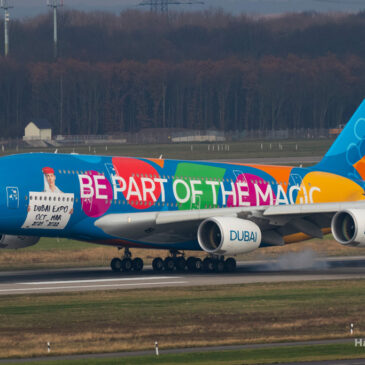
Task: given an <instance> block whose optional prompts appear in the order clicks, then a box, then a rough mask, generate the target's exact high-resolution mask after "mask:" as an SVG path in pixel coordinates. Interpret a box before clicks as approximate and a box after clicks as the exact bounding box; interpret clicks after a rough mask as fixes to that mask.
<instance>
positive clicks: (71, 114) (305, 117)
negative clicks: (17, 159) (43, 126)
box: [0, 12, 365, 137]
mask: <svg viewBox="0 0 365 365" xmlns="http://www.w3.org/2000/svg"><path fill="white" fill-rule="evenodd" d="M127 15H128V16H127ZM63 17H64V18H63V26H62V27H61V30H62V31H61V35H62V36H61V39H62V44H61V51H62V52H61V54H63V56H62V57H60V58H59V59H58V61H56V62H55V61H52V59H51V53H52V52H51V51H52V43H50V39H49V38H51V34H52V33H51V28H50V27H51V25H50V24H48V23H49V22H46V17H38V18H34V19H29V20H25V21H22V22H16V23H15V24H13V25H12V37H15V36H18V37H20V35H21V34H23V33H22V32H25V31H27V32H29V33H27V35H26V39H25V40H24V39H23V40H22V42H21V44H22V46H23V47H24V49H20V48H21V47H20V48H19V49H18V50H17V48H16V47H17V46H16V44H14V41H13V43H12V45H11V51H12V54H11V56H10V57H8V58H6V59H5V58H4V57H2V58H1V57H0V127H1V131H2V133H1V135H2V137H16V136H21V135H22V133H23V131H24V125H25V124H26V123H27V122H29V121H30V120H31V119H32V118H37V117H41V118H46V119H48V120H49V121H50V122H51V123H52V125H53V129H54V133H56V134H98V133H105V134H112V133H118V132H129V131H131V132H133V131H138V130H140V129H141V128H154V127H157V128H195V129H218V130H231V131H243V130H251V129H287V128H289V129H301V128H311V129H313V128H314V129H315V128H330V127H334V126H337V125H338V124H340V123H344V122H345V121H347V119H348V117H349V116H350V115H351V114H352V113H353V111H354V109H355V108H356V106H357V105H358V104H359V103H360V102H361V100H362V99H363V98H364V96H365V72H364V70H365V59H364V57H363V53H364V52H365V47H364V46H363V45H362V47H361V44H362V43H361V42H363V39H365V37H364V36H365V34H363V33H364V30H365V27H364V26H365V16H364V14H362V13H361V14H357V15H348V16H327V15H316V14H302V15H288V16H285V17H280V18H274V19H256V20H255V19H250V18H245V17H232V16H229V15H226V14H223V13H219V12H210V13H209V12H208V13H197V14H173V16H171V17H170V18H169V19H166V18H164V17H162V16H160V17H158V16H156V15H152V14H148V13H138V12H126V13H122V14H121V15H120V16H113V15H109V14H103V13H93V14H84V13H79V12H69V13H65V14H64V16H63ZM122 20H123V21H122ZM351 24H353V28H351V26H350V25H351ZM360 24H362V27H363V29H360V28H361V27H360V26H359V25H360ZM358 26H359V27H358ZM42 27H43V28H47V27H48V28H49V29H48V31H47V32H45V31H44V30H45V29H43V28H42ZM0 28H1V25H0ZM42 29H43V30H42ZM341 29H342V30H341ZM170 31H171V34H170ZM67 32H69V35H67V34H68V33H67ZM331 32H334V33H331ZM37 34H38V35H39V44H37V43H32V42H33V40H34V39H33V37H36V35H37ZM178 34H180V35H179V36H178ZM202 34H205V36H202ZM336 34H337V35H336ZM361 34H363V36H361ZM23 35H24V34H23ZM295 35H296V38H295ZM47 37H48V38H47ZM325 37H328V39H327V40H326V39H325ZM336 37H337V38H336ZM46 38H47V39H46ZM310 38H312V39H311V40H310ZM335 38H336V39H335ZM148 39H149V40H150V41H148ZM168 39H170V41H168ZM265 39H266V40H265ZM269 39H271V42H270V41H269ZM289 39H291V41H289ZM294 39H296V41H294ZM30 40H32V42H31V41H30ZM157 40H158V41H157ZM172 40H174V41H172ZM263 40H265V42H264V44H261V43H260V42H261V41H263ZM29 42H30V44H32V45H33V48H34V49H33V50H32V49H30V48H29V49H28V48H27V47H30V46H29ZM310 43H312V45H310ZM325 43H327V46H326V48H325V49H323V48H322V47H321V45H322V46H324V44H325ZM279 44H281V46H280V47H281V48H280V47H279ZM284 44H285V46H284ZM40 45H42V46H40ZM356 45H357V46H356ZM157 46H158V47H157ZM42 47H43V53H42V49H41V48H42ZM156 47H157V48H156ZM295 50H296V51H295ZM329 50H331V52H329Z"/></svg>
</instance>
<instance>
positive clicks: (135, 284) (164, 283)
mask: <svg viewBox="0 0 365 365" xmlns="http://www.w3.org/2000/svg"><path fill="white" fill-rule="evenodd" d="M171 284H186V281H160V282H157V283H148V285H155V286H156V285H171ZM126 286H144V287H146V283H129V284H100V285H73V286H47V287H35V288H9V289H0V292H21V291H22V292H24V291H30V292H32V291H39V290H48V291H49V290H64V289H73V290H74V289H86V288H87V289H99V288H103V287H108V288H111V287H118V288H123V287H126Z"/></svg>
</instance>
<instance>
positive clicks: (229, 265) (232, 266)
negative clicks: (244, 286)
mask: <svg viewBox="0 0 365 365" xmlns="http://www.w3.org/2000/svg"><path fill="white" fill-rule="evenodd" d="M236 267H237V264H236V260H235V259H234V258H233V257H229V258H228V259H227V260H226V261H225V262H224V269H225V271H226V272H234V271H236Z"/></svg>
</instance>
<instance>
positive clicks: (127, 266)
mask: <svg viewBox="0 0 365 365" xmlns="http://www.w3.org/2000/svg"><path fill="white" fill-rule="evenodd" d="M132 267H133V265H132V260H131V259H130V258H129V257H126V258H124V259H123V260H122V271H124V272H129V271H131V270H132Z"/></svg>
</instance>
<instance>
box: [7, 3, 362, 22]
mask: <svg viewBox="0 0 365 365" xmlns="http://www.w3.org/2000/svg"><path fill="white" fill-rule="evenodd" d="M8 1H9V0H8ZM10 1H11V2H12V3H13V5H14V9H12V10H11V15H12V17H17V18H18V17H27V16H33V15H36V14H39V13H44V12H46V11H47V7H46V0H10ZM145 1H148V0H145ZM140 2H141V0H64V5H65V9H66V8H67V9H79V10H85V11H89V10H105V11H110V12H114V13H119V12H120V11H122V10H125V9H141V8H142V7H140V6H138V4H139V3H140ZM204 2H205V5H179V6H177V5H170V8H171V9H174V10H177V9H180V10H194V9H195V10H202V9H209V8H219V7H220V8H222V9H224V10H225V11H227V12H230V13H233V14H239V13H242V12H245V13H249V14H279V13H285V12H298V11H299V12H300V11H311V10H315V11H319V12H338V11H344V12H357V11H359V10H363V9H365V0H205V1H204ZM144 8H145V9H146V10H148V7H144Z"/></svg>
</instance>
